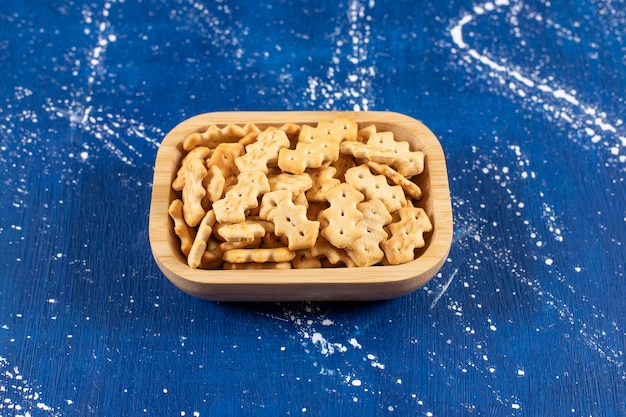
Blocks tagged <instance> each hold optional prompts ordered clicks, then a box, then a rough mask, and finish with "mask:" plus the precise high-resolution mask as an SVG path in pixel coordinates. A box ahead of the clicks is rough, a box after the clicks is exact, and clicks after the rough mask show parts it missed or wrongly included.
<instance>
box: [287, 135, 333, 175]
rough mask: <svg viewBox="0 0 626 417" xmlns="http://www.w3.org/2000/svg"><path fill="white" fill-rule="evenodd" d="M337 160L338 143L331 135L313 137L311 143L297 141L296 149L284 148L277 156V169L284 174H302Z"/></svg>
mask: <svg viewBox="0 0 626 417" xmlns="http://www.w3.org/2000/svg"><path fill="white" fill-rule="evenodd" d="M337 158H339V142H338V141H337V139H336V138H334V137H333V136H332V135H319V136H315V137H314V138H313V140H312V141H311V142H302V141H299V142H298V144H297V145H296V149H288V148H284V149H281V150H280V153H279V154H278V167H279V168H280V169H281V170H283V171H284V172H289V173H292V174H303V173H304V171H305V170H306V169H307V168H319V167H321V166H322V165H323V164H324V163H326V162H333V161H336V160H337Z"/></svg>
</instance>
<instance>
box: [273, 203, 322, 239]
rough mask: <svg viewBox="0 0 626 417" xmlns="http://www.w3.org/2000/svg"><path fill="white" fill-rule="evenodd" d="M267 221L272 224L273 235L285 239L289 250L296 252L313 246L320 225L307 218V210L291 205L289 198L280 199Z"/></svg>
mask: <svg viewBox="0 0 626 417" xmlns="http://www.w3.org/2000/svg"><path fill="white" fill-rule="evenodd" d="M267 219H268V220H270V221H271V222H273V223H274V234H276V236H284V237H285V238H286V239H287V242H288V243H287V246H288V247H289V249H291V250H293V251H296V250H299V249H308V248H311V247H312V246H313V245H315V241H316V240H317V236H318V234H319V231H320V223H319V222H318V221H312V220H309V219H308V218H307V208H306V207H304V206H301V205H296V204H294V203H293V201H292V199H291V198H289V197H288V198H283V199H281V200H280V201H279V202H278V204H277V206H276V207H275V208H274V209H273V210H271V211H270V212H269V214H268V216H267Z"/></svg>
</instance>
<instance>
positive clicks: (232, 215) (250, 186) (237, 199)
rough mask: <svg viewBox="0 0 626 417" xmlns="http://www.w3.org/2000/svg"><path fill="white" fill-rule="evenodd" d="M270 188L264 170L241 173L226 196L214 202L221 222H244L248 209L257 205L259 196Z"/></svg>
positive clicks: (216, 215)
mask: <svg viewBox="0 0 626 417" xmlns="http://www.w3.org/2000/svg"><path fill="white" fill-rule="evenodd" d="M269 190H270V184H269V182H268V181H267V176H266V175H265V173H263V172H262V171H246V172H242V173H240V174H239V176H238V179H237V184H235V185H233V186H232V187H231V188H229V189H228V191H227V192H226V194H225V195H224V197H223V198H222V199H220V200H218V201H216V202H215V203H213V210H214V211H215V217H216V219H217V221H218V222H220V223H242V222H244V221H245V220H246V210H248V209H250V208H254V207H257V206H258V204H259V202H258V197H259V196H260V195H262V194H263V193H266V192H268V191H269Z"/></svg>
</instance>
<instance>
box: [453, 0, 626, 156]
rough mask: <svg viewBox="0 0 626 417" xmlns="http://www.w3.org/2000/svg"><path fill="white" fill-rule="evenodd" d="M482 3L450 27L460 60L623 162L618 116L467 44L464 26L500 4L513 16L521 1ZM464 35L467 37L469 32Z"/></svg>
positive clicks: (623, 135)
mask: <svg viewBox="0 0 626 417" xmlns="http://www.w3.org/2000/svg"><path fill="white" fill-rule="evenodd" d="M486 5H494V4H492V3H490V2H487V3H483V4H482V5H476V6H475V7H474V9H473V11H474V13H473V14H472V13H468V14H465V15H464V16H462V17H461V18H459V19H458V20H457V21H456V23H455V24H454V25H453V26H452V27H451V28H450V37H451V39H452V42H453V44H454V46H455V47H456V48H457V49H458V51H457V52H458V53H460V54H461V55H462V57H463V59H462V60H461V62H465V63H467V64H470V63H472V62H475V63H476V64H478V65H477V66H476V69H477V70H479V71H480V72H485V73H486V74H487V75H488V76H489V77H493V78H496V79H497V80H498V83H497V84H498V85H506V86H508V87H509V88H510V89H512V90H514V91H516V92H517V93H518V96H519V97H521V98H523V99H524V100H526V101H527V102H532V104H533V105H534V106H539V107H540V108H541V109H542V112H544V113H545V114H550V115H551V117H553V118H555V119H560V120H563V121H564V122H566V123H568V124H569V125H570V126H571V128H572V132H580V131H582V132H585V134H586V135H587V137H588V139H589V141H590V142H591V143H592V144H603V145H604V146H605V147H606V148H607V149H608V150H609V155H610V160H611V161H618V162H620V163H625V162H626V155H625V154H624V151H623V148H624V147H626V132H624V130H623V125H624V124H623V121H622V120H621V118H617V119H616V120H613V121H610V120H609V119H608V116H607V114H606V112H604V111H602V110H600V109H599V108H597V107H596V106H594V105H591V104H587V103H585V102H584V101H583V100H581V99H580V98H578V97H577V93H576V91H574V90H572V89H568V88H564V87H560V86H558V85H557V83H558V82H557V81H555V78H556V77H554V76H548V77H545V78H539V77H538V76H537V75H535V74H534V73H533V75H528V74H525V73H524V72H523V71H522V70H520V69H518V68H517V67H516V66H515V65H514V64H512V63H509V62H508V61H507V60H504V59H501V58H498V57H492V56H489V55H488V53H486V52H483V51H482V49H479V48H473V47H472V46H471V45H470V44H469V42H471V41H470V40H467V39H466V34H465V31H464V30H465V28H466V26H468V25H469V24H470V23H474V22H477V21H478V19H479V17H481V16H482V15H485V14H487V13H489V14H492V13H493V14H496V16H497V15H498V14H500V13H502V12H503V10H502V8H503V7H509V6H510V8H511V9H512V11H511V14H512V15H514V16H517V14H518V13H519V11H520V8H521V7H522V5H523V3H521V2H515V3H513V5H512V4H511V3H510V2H509V1H508V0H500V1H497V2H495V5H494V6H497V7H486ZM533 15H534V16H535V20H536V21H538V22H542V21H543V19H542V18H541V16H540V15H539V14H537V13H533ZM516 21H517V17H514V18H511V19H510V24H512V25H513V26H514V27H515V23H516ZM546 23H547V24H550V25H554V26H556V27H558V28H560V29H563V28H562V26H561V25H558V24H557V23H555V22H552V21H546ZM468 32H469V31H468ZM467 37H468V38H469V37H471V32H469V35H467ZM485 70H487V71H485ZM535 72H536V71H535ZM603 135H604V136H603ZM611 138H613V139H611ZM603 139H604V140H603ZM576 140H578V139H576Z"/></svg>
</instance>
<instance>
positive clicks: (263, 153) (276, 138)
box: [235, 127, 290, 174]
mask: <svg viewBox="0 0 626 417" xmlns="http://www.w3.org/2000/svg"><path fill="white" fill-rule="evenodd" d="M289 145H290V142H289V138H288V137H287V134H286V133H285V132H284V131H283V130H280V129H276V128H273V127H268V128H267V129H265V130H264V131H263V132H261V133H259V136H258V137H257V140H256V142H254V143H251V144H249V145H247V146H246V148H245V150H246V153H245V154H244V155H242V156H240V157H238V158H237V159H236V160H235V165H237V168H238V169H239V172H246V171H262V172H264V173H265V174H267V173H269V167H270V166H271V165H273V164H275V163H276V161H277V160H278V152H279V151H280V150H281V149H283V148H288V147H289Z"/></svg>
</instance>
